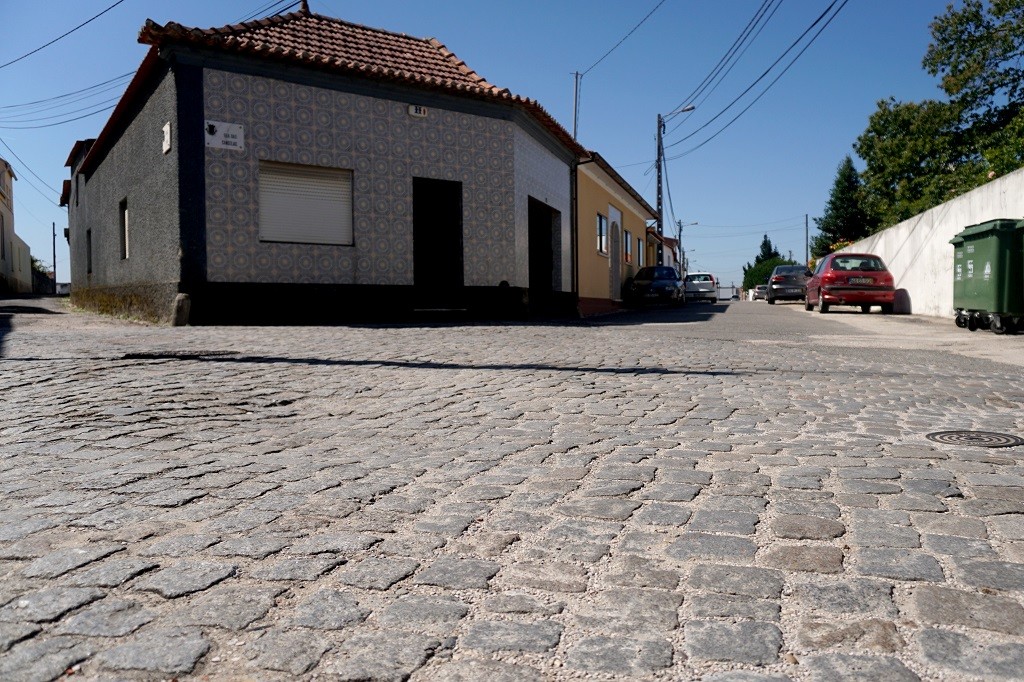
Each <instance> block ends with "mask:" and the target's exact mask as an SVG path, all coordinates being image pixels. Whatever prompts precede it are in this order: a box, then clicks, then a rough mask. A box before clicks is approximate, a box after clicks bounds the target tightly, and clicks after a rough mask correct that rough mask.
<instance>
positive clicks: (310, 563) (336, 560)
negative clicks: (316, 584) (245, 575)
mask: <svg viewBox="0 0 1024 682" xmlns="http://www.w3.org/2000/svg"><path fill="white" fill-rule="evenodd" d="M344 563H345V559H343V558H341V557H339V556H337V555H335V554H329V555H312V556H307V557H288V558H283V559H277V560H275V561H267V562H261V563H259V564H257V565H256V567H255V568H253V569H251V572H250V575H251V576H252V577H253V578H257V579H259V580H301V581H306V582H309V581H313V580H316V579H317V578H319V577H320V576H322V575H323V574H324V573H327V572H328V571H330V570H331V569H332V568H335V567H336V566H340V565H342V564H344Z"/></svg>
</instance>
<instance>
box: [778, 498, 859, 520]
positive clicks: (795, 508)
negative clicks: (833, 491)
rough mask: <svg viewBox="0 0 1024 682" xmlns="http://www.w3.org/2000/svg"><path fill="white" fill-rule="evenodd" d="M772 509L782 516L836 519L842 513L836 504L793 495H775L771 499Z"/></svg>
mask: <svg viewBox="0 0 1024 682" xmlns="http://www.w3.org/2000/svg"><path fill="white" fill-rule="evenodd" d="M772 511H773V512H775V513H776V514H779V515H784V516H812V517H821V518H825V519H832V520H833V521H834V520H836V519H838V518H839V516H840V515H841V513H842V510H841V509H840V508H839V505H838V504H835V503H834V502H827V501H824V500H802V499H797V498H793V497H791V496H790V497H779V496H776V497H775V499H773V500H772Z"/></svg>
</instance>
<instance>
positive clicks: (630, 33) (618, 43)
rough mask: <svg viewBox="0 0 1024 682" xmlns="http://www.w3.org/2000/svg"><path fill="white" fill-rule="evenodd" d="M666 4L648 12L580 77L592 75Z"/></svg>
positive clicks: (662, 3) (661, 2)
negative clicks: (595, 69) (596, 67)
mask: <svg viewBox="0 0 1024 682" xmlns="http://www.w3.org/2000/svg"><path fill="white" fill-rule="evenodd" d="M664 4H665V0H661V1H660V2H659V3H658V4H657V5H655V6H654V9H652V10H651V11H650V12H648V13H647V16H645V17H644V18H643V19H641V20H640V23H639V24H637V25H636V26H634V27H633V28H631V29H630V30H629V33H627V34H626V35H624V36H623V37H622V40H620V41H619V42H617V43H615V45H613V46H612V49H610V50H608V51H607V52H605V53H604V54H603V55H601V58H600V59H598V60H597V61H596V62H594V63H593V64H591V65H590V68H589V69H587V70H586V71H584V72H583V73H582V74H580V75H581V76H586V75H587V74H588V73H590V72H591V71H592V70H593V69H594V67H595V66H597V65H598V64H600V63H601V62H603V61H604V59H605V57H607V56H608V55H610V54H611V53H612V52H615V50H616V49H618V47H619V46H620V45H622V43H624V42H626V40H627V39H628V38H629V37H630V36H631V35H633V33H635V32H636V30H637V29H638V28H640V27H641V26H643V24H644V22H645V21H647V20H648V19H650V18H651V15H652V14H654V13H655V12H657V11H658V8H659V7H661V6H662V5H664Z"/></svg>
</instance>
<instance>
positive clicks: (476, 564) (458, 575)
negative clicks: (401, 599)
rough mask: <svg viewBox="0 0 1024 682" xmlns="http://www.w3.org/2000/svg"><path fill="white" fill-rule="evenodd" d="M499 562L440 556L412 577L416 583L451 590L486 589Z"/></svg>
mask: <svg viewBox="0 0 1024 682" xmlns="http://www.w3.org/2000/svg"><path fill="white" fill-rule="evenodd" d="M500 568H501V566H500V564H496V563H494V562H493V561H480V560H478V559H458V558H455V557H442V558H440V559H437V560H436V561H434V562H433V563H431V564H429V565H428V566H427V567H426V568H424V569H423V570H421V571H420V572H419V574H418V575H416V576H415V577H414V578H413V582H414V583H416V584H418V585H435V586H437V587H446V588H448V589H452V590H468V589H481V590H482V589H486V588H487V585H488V583H490V580H491V578H493V577H494V576H495V575H497V573H498V571H499V570H500Z"/></svg>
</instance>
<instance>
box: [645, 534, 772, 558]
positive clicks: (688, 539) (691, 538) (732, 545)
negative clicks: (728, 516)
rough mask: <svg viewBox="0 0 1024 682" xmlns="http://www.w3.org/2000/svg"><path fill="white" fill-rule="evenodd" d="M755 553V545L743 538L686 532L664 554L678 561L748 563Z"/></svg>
mask: <svg viewBox="0 0 1024 682" xmlns="http://www.w3.org/2000/svg"><path fill="white" fill-rule="evenodd" d="M755 552H757V545H756V544H755V543H754V542H753V541H752V540H750V539H748V538H745V537H737V536H734V535H711V534H709V533H694V532H687V533H683V534H682V535H680V536H679V539H678V540H676V541H675V542H673V543H672V544H671V545H669V547H668V548H667V549H666V550H665V554H667V555H668V556H669V557H671V558H673V559H678V560H680V561H692V560H701V561H736V562H746V563H749V562H750V561H752V560H753V558H754V554H755Z"/></svg>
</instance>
